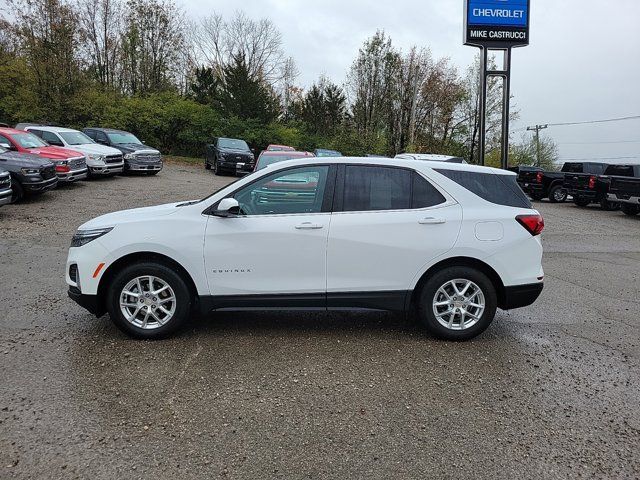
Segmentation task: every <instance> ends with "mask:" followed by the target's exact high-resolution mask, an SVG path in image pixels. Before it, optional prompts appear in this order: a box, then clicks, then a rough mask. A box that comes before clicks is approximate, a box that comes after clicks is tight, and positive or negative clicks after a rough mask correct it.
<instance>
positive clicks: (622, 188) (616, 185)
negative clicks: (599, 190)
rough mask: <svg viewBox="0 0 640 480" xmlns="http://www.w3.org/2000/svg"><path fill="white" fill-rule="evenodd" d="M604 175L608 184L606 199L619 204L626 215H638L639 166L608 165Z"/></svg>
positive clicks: (639, 201) (639, 195) (639, 211)
mask: <svg viewBox="0 0 640 480" xmlns="http://www.w3.org/2000/svg"><path fill="white" fill-rule="evenodd" d="M604 173H605V176H606V177H608V178H605V181H608V183H609V189H608V192H607V199H608V200H609V201H610V202H616V203H620V208H621V209H622V211H623V212H624V213H625V214H627V215H637V214H638V213H640V165H610V166H609V167H608V168H607V170H606V171H605V172H604Z"/></svg>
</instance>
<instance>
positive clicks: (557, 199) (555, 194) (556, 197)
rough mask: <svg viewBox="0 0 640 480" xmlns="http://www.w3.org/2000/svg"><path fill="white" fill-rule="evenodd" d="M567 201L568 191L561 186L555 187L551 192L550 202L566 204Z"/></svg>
mask: <svg viewBox="0 0 640 480" xmlns="http://www.w3.org/2000/svg"><path fill="white" fill-rule="evenodd" d="M566 200H567V191H566V190H565V189H564V188H562V186H561V185H554V186H553V187H551V190H549V201H550V202H551V203H564V202H565V201H566Z"/></svg>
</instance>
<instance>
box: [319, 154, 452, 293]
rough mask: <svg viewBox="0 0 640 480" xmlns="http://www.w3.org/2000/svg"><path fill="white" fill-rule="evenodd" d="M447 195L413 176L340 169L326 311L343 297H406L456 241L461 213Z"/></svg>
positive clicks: (372, 169)
mask: <svg viewBox="0 0 640 480" xmlns="http://www.w3.org/2000/svg"><path fill="white" fill-rule="evenodd" d="M445 195H446V194H444V192H441V191H439V190H438V189H437V188H436V187H435V186H434V185H433V184H432V183H430V182H429V181H428V180H427V179H426V178H424V177H423V176H422V175H420V174H419V173H417V172H415V171H413V170H409V169H404V168H399V167H398V168H397V167H386V166H366V165H346V166H341V167H340V170H338V180H337V182H336V201H335V203H334V213H333V214H332V219H331V228H330V231H329V241H328V248H327V293H328V298H329V306H331V305H332V303H331V299H332V298H334V299H335V298H338V299H339V298H343V300H345V302H344V303H345V305H344V306H346V304H348V303H349V302H348V301H346V300H347V298H348V297H347V296H342V297H341V296H340V295H338V294H339V293H343V292H351V293H354V294H357V292H361V293H372V294H373V297H375V292H397V293H398V294H401V293H402V292H406V291H408V290H409V289H410V288H411V286H410V285H411V282H412V280H413V279H414V278H415V276H416V275H417V273H418V272H419V271H421V269H422V268H423V267H424V266H425V265H426V264H428V263H429V262H430V261H432V260H433V259H434V258H436V257H438V256H439V255H442V254H443V253H445V252H446V251H448V250H449V249H451V248H452V247H453V245H454V244H455V241H456V239H457V236H458V232H459V230H460V226H461V220H462V208H461V207H460V205H459V204H457V203H456V202H455V201H454V200H453V199H451V198H448V197H446V196H445ZM392 296H393V295H392ZM373 297H372V298H373ZM396 298H398V299H401V298H402V296H401V295H400V296H397V297H396ZM365 303H366V302H365ZM340 305H341V304H340V303H339V302H338V304H337V306H340Z"/></svg>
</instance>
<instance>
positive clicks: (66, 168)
mask: <svg viewBox="0 0 640 480" xmlns="http://www.w3.org/2000/svg"><path fill="white" fill-rule="evenodd" d="M70 171H71V168H70V167H69V165H64V164H57V165H56V172H60V173H67V172H70Z"/></svg>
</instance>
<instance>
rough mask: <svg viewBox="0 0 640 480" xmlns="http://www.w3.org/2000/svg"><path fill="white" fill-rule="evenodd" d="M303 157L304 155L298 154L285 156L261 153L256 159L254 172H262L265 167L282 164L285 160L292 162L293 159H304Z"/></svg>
mask: <svg viewBox="0 0 640 480" xmlns="http://www.w3.org/2000/svg"><path fill="white" fill-rule="evenodd" d="M304 157H306V155H305V154H301V153H299V152H296V153H291V155H287V154H284V155H283V154H281V153H280V154H270V153H263V154H262V155H260V157H258V163H257V164H256V170H262V169H263V168H265V167H266V166H268V165H271V164H273V163H278V162H284V161H285V160H293V159H294V158H304Z"/></svg>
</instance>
